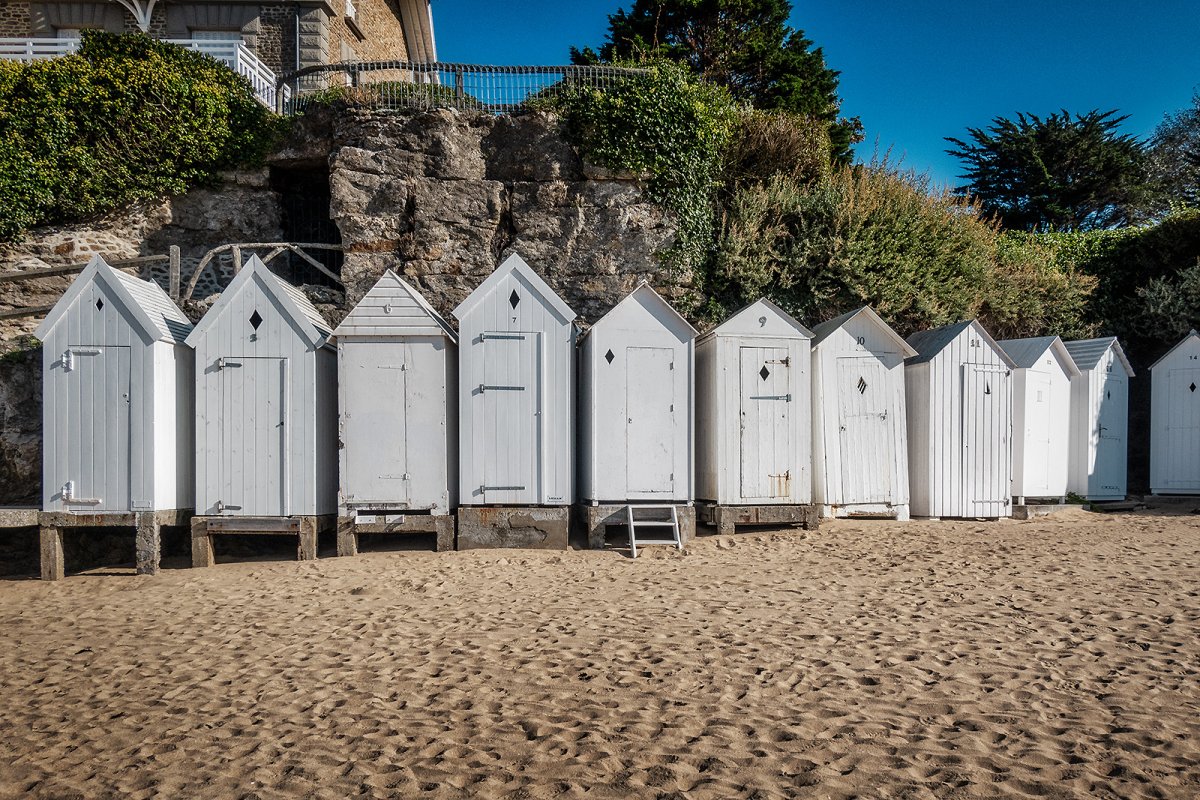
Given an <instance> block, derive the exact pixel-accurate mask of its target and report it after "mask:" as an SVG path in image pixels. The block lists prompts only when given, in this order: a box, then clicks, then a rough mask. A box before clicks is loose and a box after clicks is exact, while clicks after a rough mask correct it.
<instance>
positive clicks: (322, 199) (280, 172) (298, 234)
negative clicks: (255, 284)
mask: <svg viewBox="0 0 1200 800" xmlns="http://www.w3.org/2000/svg"><path fill="white" fill-rule="evenodd" d="M271 188H272V189H274V190H275V191H276V192H278V193H279V200H280V205H281V206H282V209H283V220H282V222H283V226H282V227H283V239H284V241H287V242H295V243H299V244H303V243H306V242H313V243H318V244H341V243H342V234H341V232H340V231H339V230H338V227H337V225H335V224H334V222H333V220H332V219H331V218H330V216H329V203H330V200H331V198H332V193H331V192H330V189H329V170H328V169H324V168H313V167H271ZM305 252H306V253H308V254H309V255H310V256H312V257H313V258H314V259H316V260H317V261H319V262H321V264H323V265H324V266H325V268H326V269H328V270H329V271H330V272H332V273H333V274H335V275H338V276H341V274H342V253H341V251H340V250H319V249H315V248H314V249H311V250H305ZM271 266H272V268H273V269H274V270H275V272H276V273H277V274H278V275H279V276H280V277H282V278H285V279H287V280H288V281H290V282H291V283H292V284H293V285H297V286H298V285H301V284H309V285H312V286H328V287H330V288H339V289H340V288H341V286H340V284H338V283H337V282H336V281H334V280H332V279H330V278H329V277H328V276H327V275H324V274H322V273H321V271H320V270H319V269H317V268H316V267H314V266H313V265H312V264H310V263H308V262H307V261H305V260H304V259H303V258H301V257H300V256H298V255H296V254H295V253H285V254H282V255H280V256H278V257H277V258H276V259H275V260H274V261H273V262H272V264H271Z"/></svg>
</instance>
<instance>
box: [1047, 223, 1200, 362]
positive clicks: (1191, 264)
mask: <svg viewBox="0 0 1200 800" xmlns="http://www.w3.org/2000/svg"><path fill="white" fill-rule="evenodd" d="M1041 238H1043V239H1044V240H1046V241H1049V242H1053V243H1054V245H1055V248H1054V252H1055V256H1056V261H1057V264H1058V265H1059V266H1060V267H1063V265H1065V264H1070V265H1072V266H1073V267H1075V268H1077V269H1078V270H1079V271H1080V272H1082V273H1084V274H1087V275H1090V276H1093V277H1094V278H1095V280H1096V281H1097V288H1096V291H1095V293H1094V294H1093V296H1092V298H1091V300H1090V302H1089V305H1088V309H1087V310H1086V312H1085V313H1086V315H1087V316H1088V318H1090V319H1093V320H1095V321H1096V322H1097V324H1098V327H1099V331H1100V332H1101V333H1104V334H1111V335H1115V336H1119V337H1121V339H1122V340H1123V341H1124V342H1125V344H1126V347H1127V348H1129V349H1132V350H1133V351H1135V352H1137V353H1138V354H1139V357H1142V356H1145V357H1147V358H1153V357H1154V354H1155V353H1158V352H1161V350H1163V349H1164V348H1165V347H1167V346H1169V345H1172V344H1174V343H1175V341H1176V340H1177V339H1178V338H1179V337H1180V336H1182V335H1183V334H1184V333H1187V331H1188V330H1190V329H1191V327H1192V326H1193V325H1195V324H1197V323H1200V310H1197V309H1198V308H1200V292H1197V289H1196V283H1195V282H1196V280H1197V276H1196V272H1197V266H1196V265H1197V263H1198V261H1200V209H1185V210H1182V211H1178V212H1176V213H1174V214H1171V215H1170V216H1168V217H1167V218H1165V219H1163V220H1162V221H1161V222H1159V223H1158V224H1156V225H1151V226H1144V227H1137V228H1120V229H1116V230H1107V231H1089V232H1084V233H1052V234H1042V236H1041Z"/></svg>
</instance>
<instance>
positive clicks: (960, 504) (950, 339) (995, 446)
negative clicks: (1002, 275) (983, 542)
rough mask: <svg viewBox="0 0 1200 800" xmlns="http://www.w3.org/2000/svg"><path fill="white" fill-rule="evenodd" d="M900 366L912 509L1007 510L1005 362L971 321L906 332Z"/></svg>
mask: <svg viewBox="0 0 1200 800" xmlns="http://www.w3.org/2000/svg"><path fill="white" fill-rule="evenodd" d="M908 343H909V344H910V345H911V346H912V347H913V349H914V350H916V351H917V355H916V356H915V357H913V358H910V359H909V360H908V361H907V362H906V363H905V367H904V381H905V402H906V403H907V406H908V464H909V470H908V471H909V484H910V486H909V489H910V496H911V508H912V514H913V515H914V516H919V517H980V518H993V517H1007V516H1011V514H1012V498H1011V496H1010V492H1011V489H1012V441H1011V440H1012V369H1013V367H1014V366H1015V364H1014V363H1013V360H1012V359H1011V358H1009V357H1008V355H1007V354H1006V353H1005V352H1004V351H1003V350H1002V349H1001V348H1000V346H999V345H997V344H996V342H995V340H993V339H992V337H991V336H989V335H988V332H987V331H986V330H984V329H983V326H982V325H980V324H979V322H978V320H967V321H965V322H958V323H955V324H953V325H946V326H943V327H941V328H935V329H933V330H929V331H922V332H920V333H914V334H913V335H912V336H910V337H908Z"/></svg>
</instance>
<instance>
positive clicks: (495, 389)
mask: <svg viewBox="0 0 1200 800" xmlns="http://www.w3.org/2000/svg"><path fill="white" fill-rule="evenodd" d="M523 391H525V387H524V386H492V385H490V384H486V383H481V384H479V393H480V394H483V393H484V392H523Z"/></svg>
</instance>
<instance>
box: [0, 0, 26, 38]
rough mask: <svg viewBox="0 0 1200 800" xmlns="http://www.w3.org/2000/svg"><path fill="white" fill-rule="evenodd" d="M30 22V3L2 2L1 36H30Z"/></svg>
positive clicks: (0, 12)
mask: <svg viewBox="0 0 1200 800" xmlns="http://www.w3.org/2000/svg"><path fill="white" fill-rule="evenodd" d="M29 24H30V23H29V3H21V2H6V3H4V4H0V36H28V35H29Z"/></svg>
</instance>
